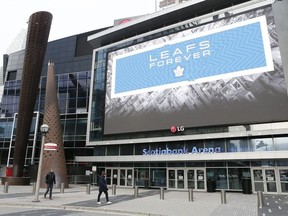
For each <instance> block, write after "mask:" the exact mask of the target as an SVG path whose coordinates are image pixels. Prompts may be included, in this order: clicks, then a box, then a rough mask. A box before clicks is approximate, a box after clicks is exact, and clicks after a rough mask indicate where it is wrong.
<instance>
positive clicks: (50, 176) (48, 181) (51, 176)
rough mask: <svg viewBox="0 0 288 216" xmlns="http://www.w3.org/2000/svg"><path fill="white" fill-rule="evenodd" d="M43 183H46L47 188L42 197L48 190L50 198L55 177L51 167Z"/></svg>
mask: <svg viewBox="0 0 288 216" xmlns="http://www.w3.org/2000/svg"><path fill="white" fill-rule="evenodd" d="M45 183H46V185H47V190H46V192H45V194H44V198H46V196H47V194H48V192H50V193H49V199H52V190H53V185H54V184H56V177H55V173H54V171H53V169H51V170H50V172H49V173H47V175H46V177H45Z"/></svg>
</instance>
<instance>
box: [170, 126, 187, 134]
mask: <svg viewBox="0 0 288 216" xmlns="http://www.w3.org/2000/svg"><path fill="white" fill-rule="evenodd" d="M184 130H185V128H184V126H172V127H171V128H170V131H171V132H172V133H177V132H182V131H184Z"/></svg>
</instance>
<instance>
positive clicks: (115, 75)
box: [111, 16, 273, 98]
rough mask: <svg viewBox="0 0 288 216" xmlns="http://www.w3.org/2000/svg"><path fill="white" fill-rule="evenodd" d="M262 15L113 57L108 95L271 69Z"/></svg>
mask: <svg viewBox="0 0 288 216" xmlns="http://www.w3.org/2000/svg"><path fill="white" fill-rule="evenodd" d="M268 45H269V34H268V30H267V24H266V18H265V16H262V17H258V18H254V19H250V20H246V21H243V22H240V23H235V24H233V25H229V26H224V27H221V28H217V29H212V30H209V31H206V32H202V33H199V34H192V35H189V36H187V37H183V38H178V39H175V40H171V41H169V42H168V43H164V44H158V45H153V46H149V47H147V48H145V49H141V50H136V51H132V52H129V53H125V54H123V55H118V56H116V57H115V58H114V59H113V71H112V92H111V94H112V98H114V97H119V96H126V95H129V94H137V93H141V92H145V91H146V92H147V91H153V90H159V89H160V88H161V89H165V88H173V87H177V86H181V85H191V84H195V83H199V82H205V81H211V80H217V79H221V78H228V77H236V76H243V75H249V74H254V73H262V72H266V71H269V70H273V60H272V55H271V48H270V46H268Z"/></svg>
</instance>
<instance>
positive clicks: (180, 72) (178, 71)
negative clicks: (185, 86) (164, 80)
mask: <svg viewBox="0 0 288 216" xmlns="http://www.w3.org/2000/svg"><path fill="white" fill-rule="evenodd" d="M173 72H174V74H175V77H181V76H183V73H184V68H182V67H180V66H179V65H178V66H177V67H176V69H174V70H173Z"/></svg>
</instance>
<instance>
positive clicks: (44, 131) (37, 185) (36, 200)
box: [34, 124, 49, 202]
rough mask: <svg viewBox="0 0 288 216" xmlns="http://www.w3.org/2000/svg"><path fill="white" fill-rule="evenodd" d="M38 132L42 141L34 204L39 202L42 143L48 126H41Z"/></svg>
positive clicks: (42, 143)
mask: <svg viewBox="0 0 288 216" xmlns="http://www.w3.org/2000/svg"><path fill="white" fill-rule="evenodd" d="M40 131H41V133H42V140H41V150H40V157H39V165H38V173H37V181H36V191H35V200H34V202H40V200H39V190H40V178H41V172H42V161H43V152H44V143H45V136H46V133H47V132H48V131H49V126H48V125H47V124H42V125H41V127H40Z"/></svg>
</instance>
